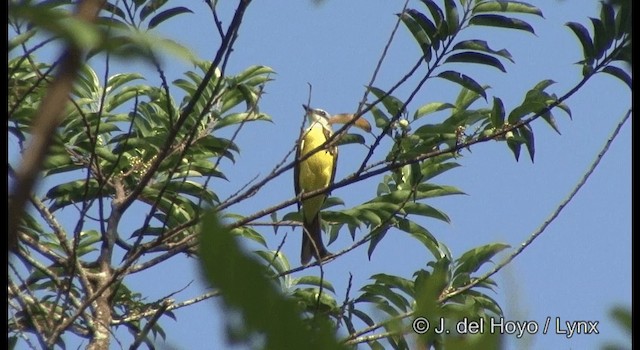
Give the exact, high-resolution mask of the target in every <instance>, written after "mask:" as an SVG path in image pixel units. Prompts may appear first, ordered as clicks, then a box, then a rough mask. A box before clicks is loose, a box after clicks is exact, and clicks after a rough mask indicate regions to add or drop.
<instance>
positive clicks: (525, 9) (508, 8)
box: [471, 1, 544, 17]
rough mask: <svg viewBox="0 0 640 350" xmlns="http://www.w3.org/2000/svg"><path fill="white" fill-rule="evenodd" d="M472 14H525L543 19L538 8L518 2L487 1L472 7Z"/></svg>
mask: <svg viewBox="0 0 640 350" xmlns="http://www.w3.org/2000/svg"><path fill="white" fill-rule="evenodd" d="M471 12H472V13H473V14H476V13H486V12H511V13H527V14H532V15H537V16H540V17H544V16H543V15H542V11H540V9H539V8H537V7H535V6H533V5H530V4H527V3H525V2H520V1H487V2H481V3H479V4H477V5H476V6H474V7H473V9H472V11H471Z"/></svg>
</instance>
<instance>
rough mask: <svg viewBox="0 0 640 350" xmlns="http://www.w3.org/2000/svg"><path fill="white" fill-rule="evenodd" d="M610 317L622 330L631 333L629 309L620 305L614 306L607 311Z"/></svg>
mask: <svg viewBox="0 0 640 350" xmlns="http://www.w3.org/2000/svg"><path fill="white" fill-rule="evenodd" d="M609 314H610V315H611V318H613V320H614V321H616V323H617V324H618V326H619V327H621V328H622V329H623V330H625V331H626V332H627V334H628V335H631V334H632V326H631V323H632V317H631V309H629V308H625V307H622V306H616V307H614V308H613V309H611V311H610V312H609Z"/></svg>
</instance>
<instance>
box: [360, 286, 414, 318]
mask: <svg viewBox="0 0 640 350" xmlns="http://www.w3.org/2000/svg"><path fill="white" fill-rule="evenodd" d="M361 290H362V291H364V292H365V293H366V294H371V295H373V296H378V297H382V298H383V299H386V300H388V301H389V302H390V303H391V304H393V306H395V307H396V308H397V309H398V310H400V311H407V310H408V309H409V305H410V304H409V302H408V301H407V299H406V298H405V297H404V296H402V295H400V294H399V293H396V292H394V291H393V290H392V289H391V288H389V287H388V286H386V285H383V284H378V283H376V284H369V285H366V286H364V287H362V289H361Z"/></svg>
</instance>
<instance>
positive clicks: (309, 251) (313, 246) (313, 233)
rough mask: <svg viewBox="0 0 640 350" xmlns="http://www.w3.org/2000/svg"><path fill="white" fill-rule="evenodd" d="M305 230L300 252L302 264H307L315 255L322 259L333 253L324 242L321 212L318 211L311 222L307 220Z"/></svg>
mask: <svg viewBox="0 0 640 350" xmlns="http://www.w3.org/2000/svg"><path fill="white" fill-rule="evenodd" d="M303 230H304V231H303V232H302V250H301V252H300V260H301V262H302V265H306V264H308V263H309V261H310V260H311V257H312V256H313V257H315V258H316V259H317V260H322V259H324V258H325V257H326V256H328V255H331V253H329V252H328V251H327V248H325V247H324V244H322V229H321V228H320V213H318V214H317V215H316V216H315V217H314V218H313V220H311V222H310V223H307V222H306V221H305V223H304V229H303Z"/></svg>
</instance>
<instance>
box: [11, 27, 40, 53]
mask: <svg viewBox="0 0 640 350" xmlns="http://www.w3.org/2000/svg"><path fill="white" fill-rule="evenodd" d="M36 33H37V32H36V30H35V29H33V28H32V29H30V30H28V31H26V32H24V33H22V34H20V35H17V36H15V37H12V38H11V39H9V42H8V44H7V52H11V50H13V49H15V48H16V47H18V46H20V45H22V44H24V43H26V42H27V41H28V40H29V39H31V38H32V37H33V36H34V35H36Z"/></svg>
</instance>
